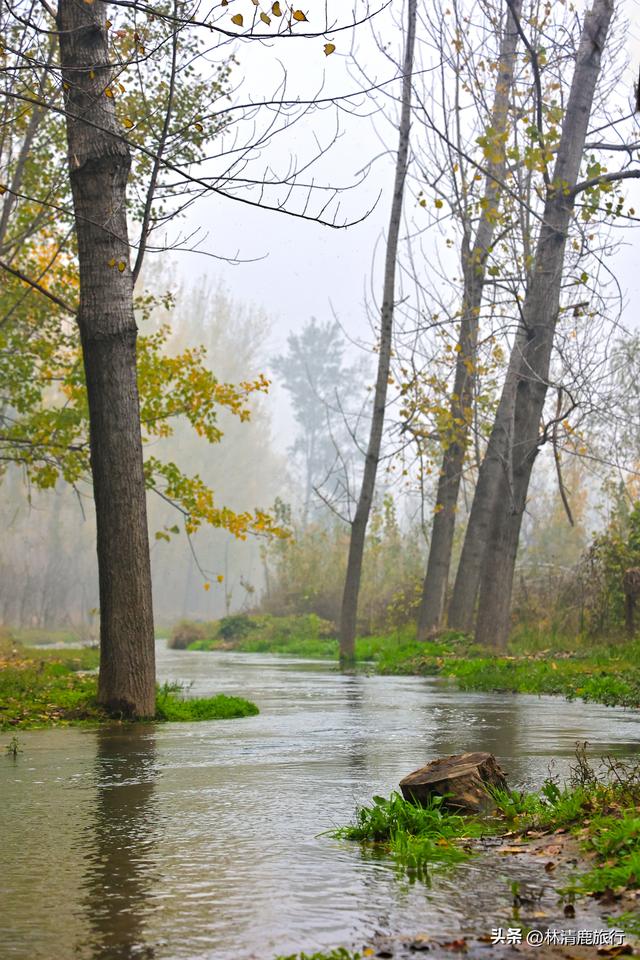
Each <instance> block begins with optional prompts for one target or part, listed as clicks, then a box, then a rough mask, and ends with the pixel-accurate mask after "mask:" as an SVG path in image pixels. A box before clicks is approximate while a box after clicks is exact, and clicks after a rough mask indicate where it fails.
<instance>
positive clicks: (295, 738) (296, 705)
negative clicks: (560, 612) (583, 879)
mask: <svg viewBox="0 0 640 960" xmlns="http://www.w3.org/2000/svg"><path fill="white" fill-rule="evenodd" d="M158 674H159V679H160V680H161V681H164V680H179V681H181V682H184V683H186V684H190V689H189V693H190V694H191V695H194V696H205V695H212V694H214V693H218V692H222V693H228V694H237V695H240V696H244V697H247V698H248V699H250V700H253V701H254V702H255V703H257V704H258V706H259V707H260V711H261V712H260V715H259V716H256V717H249V718H245V719H240V720H226V721H215V722H204V723H182V724H159V725H138V726H136V727H134V728H132V729H119V728H117V727H113V728H110V729H106V728H105V729H101V730H83V729H78V728H75V729H74V728H66V729H52V730H41V731H24V732H19V734H18V739H19V742H20V745H21V747H22V750H23V752H22V753H20V754H19V755H18V758H17V760H15V761H14V760H12V759H11V758H10V757H9V756H5V755H4V743H5V741H6V742H8V739H9V737H8V736H7V735H5V737H3V738H2V740H1V741H0V751H1V754H2V755H0V772H1V775H0V824H1V831H2V832H1V837H2V842H1V846H0V904H1V905H2V908H1V909H2V919H1V921H0V956H2V957H3V958H4V960H130V958H131V960H133V958H137V957H140V958H144V960H148V958H154V960H249V958H252V960H273V958H274V957H275V956H276V955H277V954H286V953H291V952H293V951H298V950H306V951H308V952H312V951H313V950H318V949H321V948H322V947H327V948H329V947H335V946H340V945H344V946H350V947H358V948H359V947H362V945H363V944H364V943H365V942H367V941H368V939H369V938H371V937H372V936H373V935H374V934H382V935H387V934H388V935H393V934H394V933H397V932H405V933H410V934H413V933H414V932H428V933H429V935H431V936H443V937H454V936H458V935H460V934H462V933H464V932H465V931H467V930H468V931H472V930H474V929H475V930H476V932H477V930H478V928H479V927H480V928H481V929H482V930H489V929H490V928H491V927H492V926H498V925H499V923H500V922H501V920H503V919H504V918H505V917H508V916H509V915H510V914H509V908H510V903H511V893H510V882H511V881H512V880H514V879H517V880H524V881H526V879H527V877H526V876H523V873H524V874H526V872H527V869H528V868H527V867H526V866H525V867H523V866H522V864H519V863H518V862H517V859H516V858H511V859H507V858H502V859H501V860H500V862H498V858H497V857H494V858H493V859H491V857H487V856H483V857H478V858H474V859H472V860H471V861H469V862H468V863H465V864H463V865H461V866H456V867H455V868H447V869H437V870H435V871H434V873H433V876H432V883H431V885H430V886H425V885H424V884H420V883H417V884H410V883H408V882H407V881H406V880H403V879H401V878H398V876H397V875H396V873H395V871H394V867H393V865H392V864H390V863H389V862H388V861H387V860H385V859H384V858H379V857H378V858H376V857H373V856H370V855H369V856H363V855H362V854H361V852H360V849H359V847H358V846H357V845H356V844H350V843H347V842H342V841H336V840H332V839H330V838H329V837H327V836H323V835H322V834H323V831H327V830H330V829H331V828H332V827H334V826H338V825H342V824H344V823H347V822H349V821H350V820H351V819H352V817H353V814H354V809H355V806H356V804H358V803H365V802H368V801H369V800H370V798H371V796H372V795H373V794H384V795H386V794H388V793H389V792H390V791H391V790H393V789H394V788H396V787H397V784H398V781H399V780H400V779H401V778H402V777H403V776H404V775H405V774H407V773H409V772H410V771H411V770H413V769H415V768H416V767H418V766H421V765H422V764H423V763H426V762H427V761H428V760H430V759H433V758H434V757H437V756H442V755H447V754H451V753H460V752H463V751H466V750H488V751H491V752H492V753H495V754H496V755H497V757H498V758H499V760H500V762H501V764H502V766H503V767H504V769H505V770H506V771H507V775H508V780H509V784H510V786H512V787H538V786H540V784H541V783H542V781H543V780H544V778H545V777H546V776H547V775H548V767H549V763H550V761H551V760H552V759H553V764H554V766H553V772H554V773H555V774H558V775H560V776H562V775H563V774H565V773H566V771H567V769H568V765H569V762H570V760H571V758H572V756H573V753H574V747H575V742H576V741H577V740H587V741H588V742H589V744H590V753H591V754H593V755H601V754H607V753H610V754H615V755H619V756H631V755H636V756H637V755H638V753H639V752H640V716H639V715H638V714H637V713H634V712H631V711H625V710H623V709H617V708H608V707H602V706H598V705H594V704H584V703H582V702H579V701H577V702H574V703H569V702H566V701H565V700H562V699H560V698H551V697H534V696H515V695H510V694H492V693H465V692H461V691H458V690H456V689H455V688H454V687H453V686H450V685H448V684H446V683H442V682H439V681H436V680H433V679H423V678H417V677H377V676H375V675H372V676H366V675H356V676H347V675H341V674H340V673H339V672H338V671H337V669H336V667H335V664H328V663H323V662H317V661H313V662H312V661H300V660H289V659H284V658H280V657H275V656H268V655H258V654H237V653H228V652H224V653H223V652H219V653H198V652H188V651H171V650H167V649H166V648H165V646H164V643H159V644H158Z"/></svg>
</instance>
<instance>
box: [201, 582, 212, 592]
mask: <svg viewBox="0 0 640 960" xmlns="http://www.w3.org/2000/svg"><path fill="white" fill-rule="evenodd" d="M202 586H203V588H204V589H205V590H206V591H207V593H208V592H209V590H211V584H210V583H203V584H202Z"/></svg>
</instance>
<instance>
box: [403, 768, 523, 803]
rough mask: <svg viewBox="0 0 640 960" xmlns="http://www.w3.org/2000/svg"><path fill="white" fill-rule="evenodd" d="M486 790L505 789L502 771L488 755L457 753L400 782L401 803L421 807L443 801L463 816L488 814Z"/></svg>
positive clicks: (489, 798) (488, 796)
mask: <svg viewBox="0 0 640 960" xmlns="http://www.w3.org/2000/svg"><path fill="white" fill-rule="evenodd" d="M488 787H499V788H500V789H502V790H506V789H507V781H506V779H505V775H504V771H503V770H502V769H501V768H500V764H499V763H498V761H497V760H496V758H495V757H494V756H493V754H492V753H459V754H456V755H454V756H451V757H444V758H443V759H441V760H432V761H431V762H430V763H427V764H426V766H424V767H420V769H419V770H414V771H413V773H410V774H409V775H408V776H406V777H405V778H404V779H403V780H401V781H400V789H401V791H402V796H403V797H404V798H405V800H410V801H411V802H412V803H416V804H419V805H421V806H424V805H426V804H427V803H429V801H430V800H431V798H432V797H434V796H439V797H446V799H445V801H444V803H445V806H447V807H450V808H452V809H454V810H458V811H464V812H465V813H490V812H492V811H493V810H495V802H494V800H493V798H492V797H491V795H490V793H489V792H488V790H487V788H488Z"/></svg>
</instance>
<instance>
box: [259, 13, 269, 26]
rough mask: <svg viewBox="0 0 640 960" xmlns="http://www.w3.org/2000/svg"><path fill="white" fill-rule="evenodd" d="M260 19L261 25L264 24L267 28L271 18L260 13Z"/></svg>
mask: <svg viewBox="0 0 640 960" xmlns="http://www.w3.org/2000/svg"><path fill="white" fill-rule="evenodd" d="M260 19H261V20H262V22H263V23H266V25H267V26H269V24H270V23H271V17H270V16H269V14H268V13H261V14H260Z"/></svg>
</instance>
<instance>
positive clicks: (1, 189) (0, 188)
mask: <svg viewBox="0 0 640 960" xmlns="http://www.w3.org/2000/svg"><path fill="white" fill-rule="evenodd" d="M6 192H7V185H6V183H0V197H1V196H2V194H3V193H6Z"/></svg>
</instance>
